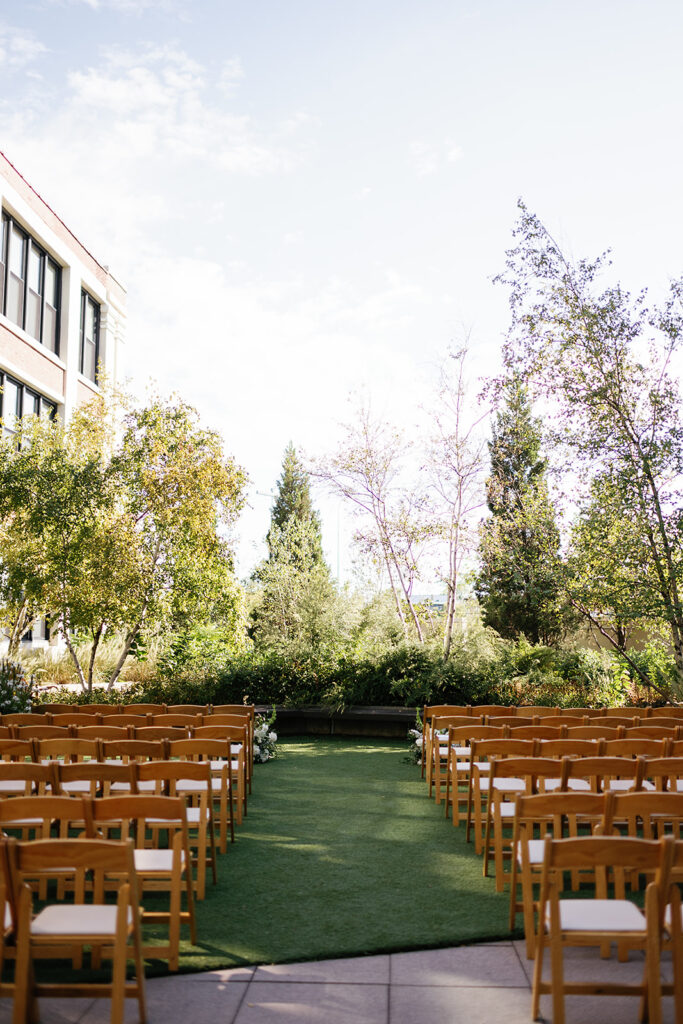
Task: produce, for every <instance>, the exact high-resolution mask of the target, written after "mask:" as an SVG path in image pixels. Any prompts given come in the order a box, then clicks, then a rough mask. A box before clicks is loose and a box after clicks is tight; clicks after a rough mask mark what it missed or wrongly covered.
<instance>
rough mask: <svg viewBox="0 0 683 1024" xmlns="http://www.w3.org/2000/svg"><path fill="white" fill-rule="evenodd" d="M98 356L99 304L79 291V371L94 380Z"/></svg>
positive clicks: (85, 293)
mask: <svg viewBox="0 0 683 1024" xmlns="http://www.w3.org/2000/svg"><path fill="white" fill-rule="evenodd" d="M99 358H100V306H99V303H97V302H95V300H94V299H93V298H91V296H90V295H88V293H87V292H81V373H82V374H83V376H84V377H87V378H88V380H92V381H95V380H96V377H97V363H98V361H99Z"/></svg>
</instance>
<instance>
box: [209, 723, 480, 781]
mask: <svg viewBox="0 0 683 1024" xmlns="http://www.w3.org/2000/svg"><path fill="white" fill-rule="evenodd" d="M226 706H227V705H225V704H223V705H219V707H214V708H213V711H214V713H218V712H219V709H220V711H221V712H222V710H223V708H225V707H226ZM471 713H472V708H471V706H470V705H469V704H425V705H424V707H423V708H422V778H423V779H424V777H425V773H426V771H427V764H428V760H429V759H428V757H427V753H428V751H427V747H428V744H429V736H428V734H429V733H430V732H431V728H432V719H433V718H435V717H442V718H443V717H447V716H448V715H453V716H456V715H457V716H459V717H462V718H468V717H469V716H470V715H471ZM479 720H480V721H482V719H481V718H480V719H479ZM430 795H431V794H430Z"/></svg>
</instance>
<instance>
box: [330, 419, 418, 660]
mask: <svg viewBox="0 0 683 1024" xmlns="http://www.w3.org/2000/svg"><path fill="white" fill-rule="evenodd" d="M344 429H345V438H344V440H343V442H342V443H341V445H340V446H339V448H338V449H337V451H336V452H334V453H333V454H332V455H330V456H329V457H328V458H326V459H319V460H318V461H317V462H316V464H315V468H314V470H313V472H314V474H315V476H317V477H319V478H320V479H321V480H323V481H324V482H325V483H326V484H327V486H328V487H329V488H330V490H331V491H332V492H333V493H336V494H338V495H340V496H341V497H343V498H346V499H347V500H348V501H350V502H352V503H353V506H354V507H355V511H356V513H357V515H358V516H359V518H360V521H361V523H363V524H364V525H363V526H362V527H360V528H359V529H358V530H357V531H356V541H357V542H358V543H359V544H360V546H361V549H362V550H363V551H364V552H365V553H368V554H370V555H371V556H372V557H373V558H374V559H375V560H376V561H377V562H379V563H380V564H381V565H382V566H383V567H384V569H385V570H386V573H387V576H388V578H389V584H390V587H391V592H392V594H393V597H394V603H395V606H396V612H397V614H398V617H399V619H400V621H401V625H402V627H403V630H404V634H405V636H406V637H407V636H408V634H409V626H408V621H409V620H410V622H411V623H412V625H413V627H414V630H415V635H416V638H417V640H418V641H419V642H420V643H423V642H424V633H423V629H422V625H421V623H420V619H419V615H418V612H417V609H416V607H415V604H414V602H413V598H412V594H413V585H414V583H415V580H416V578H417V576H418V568H419V559H420V554H421V552H422V549H423V548H424V546H425V544H426V543H428V542H429V541H430V540H431V538H432V537H433V535H434V528H433V520H432V518H431V515H430V514H429V511H428V502H427V499H426V496H425V495H424V493H422V492H420V491H418V490H416V489H407V488H405V487H403V486H401V483H400V475H401V468H402V459H403V457H404V455H405V453H406V451H407V450H408V449H409V447H410V445H409V444H408V443H407V442H406V441H405V439H404V438H403V436H402V434H401V433H400V432H398V431H396V430H394V429H393V428H392V427H390V426H389V425H388V424H387V423H382V422H380V421H376V420H374V419H373V417H372V415H371V412H370V408H369V406H368V405H361V406H360V407H359V408H358V409H357V410H356V412H355V415H354V418H353V423H352V424H347V425H346V426H345V428H344ZM406 613H407V614H406Z"/></svg>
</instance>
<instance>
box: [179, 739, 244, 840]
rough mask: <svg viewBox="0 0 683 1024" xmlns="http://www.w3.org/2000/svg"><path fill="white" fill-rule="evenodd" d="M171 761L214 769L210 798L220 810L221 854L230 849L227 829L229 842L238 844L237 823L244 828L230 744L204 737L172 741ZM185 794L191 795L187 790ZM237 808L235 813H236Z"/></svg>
mask: <svg viewBox="0 0 683 1024" xmlns="http://www.w3.org/2000/svg"><path fill="white" fill-rule="evenodd" d="M168 753H169V757H170V758H178V759H179V760H181V761H203V762H206V763H208V764H209V766H210V768H211V798H212V801H213V803H214V805H217V806H218V826H219V831H220V851H221V853H226V852H227V849H228V829H229V830H230V841H231V842H234V841H235V819H236V820H237V824H238V825H239V824H241V822H242V819H241V815H240V812H241V802H240V800H239V798H237V800H236V802H235V799H234V797H235V790H234V784H233V774H232V756H231V752H230V743H229V741H228V740H224V739H210V738H208V737H205V736H204V737H201V738H199V739H190V740H173V742H172V743H170V744H169V752H168ZM184 792H186V793H188V792H189V790H188V789H187V788H186V789H184ZM235 808H236V809H235Z"/></svg>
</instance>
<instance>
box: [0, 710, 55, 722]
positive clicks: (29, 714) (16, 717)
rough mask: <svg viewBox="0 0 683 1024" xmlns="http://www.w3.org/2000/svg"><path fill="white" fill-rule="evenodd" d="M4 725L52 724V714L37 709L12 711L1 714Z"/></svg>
mask: <svg viewBox="0 0 683 1024" xmlns="http://www.w3.org/2000/svg"><path fill="white" fill-rule="evenodd" d="M0 717H1V718H2V724H3V725H51V724H52V723H51V721H50V716H49V715H42V714H39V713H38V712H35V711H11V712H9V714H6V715H2V716H0Z"/></svg>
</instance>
